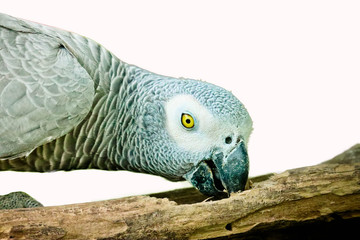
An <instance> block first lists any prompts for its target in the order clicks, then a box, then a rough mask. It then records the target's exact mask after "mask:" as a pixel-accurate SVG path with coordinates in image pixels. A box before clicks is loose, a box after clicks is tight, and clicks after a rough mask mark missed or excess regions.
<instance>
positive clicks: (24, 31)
mask: <svg viewBox="0 0 360 240" xmlns="http://www.w3.org/2000/svg"><path fill="white" fill-rule="evenodd" d="M251 131H252V120H251V118H250V116H249V114H248V112H247V110H246V109H245V107H244V105H243V104H242V103H241V102H240V101H239V100H238V99H237V98H236V97H235V96H234V95H233V94H232V93H230V92H229V91H227V90H225V89H223V88H220V87H218V86H215V85H212V84H209V83H206V82H203V81H197V80H191V79H183V78H180V79H178V78H172V77H167V76H162V75H158V74H155V73H152V72H149V71H147V70H144V69H141V68H139V67H137V66H134V65H130V64H127V63H125V62H122V61H121V60H119V59H118V58H117V57H116V56H114V55H113V54H112V53H111V52H109V51H108V50H106V49H105V48H104V47H103V46H101V45H99V44H98V43H96V42H94V41H92V40H90V39H88V38H85V37H83V36H80V35H77V34H74V33H70V32H66V31H63V30H59V29H56V28H52V27H49V26H44V25H40V24H36V23H33V22H29V21H24V20H20V19H17V18H13V17H10V16H8V15H5V14H0V170H3V171H4V170H13V171H38V172H47V171H54V170H66V171H67V170H73V169H89V168H93V169H103V170H129V171H134V172H143V173H149V174H154V175H159V176H162V177H164V178H167V179H169V180H172V181H179V180H183V179H186V180H188V181H189V182H190V183H191V184H192V185H193V186H195V187H196V188H197V189H198V190H199V191H200V192H202V193H204V194H206V195H209V196H221V195H223V194H226V195H227V194H230V193H232V192H237V191H241V190H243V189H244V186H245V184H246V181H247V177H248V168H249V163H248V154H247V143H248V139H249V136H250V133H251ZM12 196H14V195H12ZM4 199H6V198H5V197H2V198H0V205H1V204H3V205H6V204H5V200H4ZM13 199H15V200H16V201H20V202H21V201H22V202H26V201H28V200H26V199H27V196H24V194H23V193H21V194H20V193H19V194H17V195H16V194H15V197H13ZM15 200H11V201H12V202H11V204H10V205H9V203H7V205H9V206H10V207H14V206H25V207H26V206H28V205H29V206H30V205H31V204H26V203H20V205H16V204H15V203H14V201H15ZM21 204H23V205H21ZM0 208H1V206H0Z"/></svg>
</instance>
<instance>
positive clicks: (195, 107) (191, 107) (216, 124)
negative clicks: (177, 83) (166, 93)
mask: <svg viewBox="0 0 360 240" xmlns="http://www.w3.org/2000/svg"><path fill="white" fill-rule="evenodd" d="M165 112H166V128H167V131H168V133H169V135H170V136H171V137H172V138H173V139H174V140H175V142H176V143H177V144H178V146H179V147H181V148H183V149H185V150H187V151H191V152H206V151H209V150H210V149H211V148H212V147H213V146H215V145H216V143H218V142H219V141H221V137H222V133H223V130H222V128H221V122H220V121H219V120H218V119H217V118H216V117H215V116H214V115H213V114H212V113H211V112H210V111H209V110H208V109H206V108H205V107H204V106H203V105H202V104H200V103H199V102H198V101H197V100H196V99H195V98H194V97H193V96H191V95H177V96H175V97H173V98H172V99H170V100H169V101H168V102H167V103H166V105H165ZM183 113H187V114H190V115H191V116H192V117H193V118H194V120H195V126H194V127H193V128H191V129H186V128H185V127H184V126H183V125H182V123H181V116H182V114H183Z"/></svg>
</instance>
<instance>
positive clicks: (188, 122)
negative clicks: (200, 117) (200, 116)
mask: <svg viewBox="0 0 360 240" xmlns="http://www.w3.org/2000/svg"><path fill="white" fill-rule="evenodd" d="M181 123H182V125H183V126H184V127H185V128H193V127H194V125H195V124H194V118H193V117H192V116H191V115H190V114H187V113H183V114H182V115H181Z"/></svg>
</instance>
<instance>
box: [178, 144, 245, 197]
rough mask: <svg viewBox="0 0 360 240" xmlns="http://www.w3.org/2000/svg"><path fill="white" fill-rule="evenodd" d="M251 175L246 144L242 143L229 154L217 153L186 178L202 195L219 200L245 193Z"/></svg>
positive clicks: (202, 162) (187, 174) (186, 175)
mask: <svg viewBox="0 0 360 240" xmlns="http://www.w3.org/2000/svg"><path fill="white" fill-rule="evenodd" d="M248 173H249V158H248V154H247V150H246V147H245V143H244V142H243V141H240V142H239V143H238V144H237V146H236V147H235V148H234V149H233V150H232V151H231V152H230V153H229V154H228V155H224V153H222V152H215V153H213V154H212V159H210V160H204V161H201V162H200V163H199V164H198V165H197V166H196V167H195V168H194V169H193V170H191V171H190V172H188V173H186V174H185V175H184V178H185V179H186V180H187V181H189V182H190V183H191V184H192V185H193V186H194V187H196V188H197V189H198V190H199V191H200V192H201V193H203V194H205V195H208V196H215V197H219V198H223V197H228V196H230V193H233V192H239V191H243V190H244V189H245V185H246V182H247V178H248Z"/></svg>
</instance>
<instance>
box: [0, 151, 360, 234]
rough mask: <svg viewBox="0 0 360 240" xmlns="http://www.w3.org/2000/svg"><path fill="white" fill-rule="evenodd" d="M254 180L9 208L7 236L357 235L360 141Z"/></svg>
mask: <svg viewBox="0 0 360 240" xmlns="http://www.w3.org/2000/svg"><path fill="white" fill-rule="evenodd" d="M253 181H254V183H253V186H252V188H251V189H250V190H247V191H244V192H242V193H237V194H233V195H232V196H231V197H230V198H228V199H223V200H218V201H203V200H204V199H205V197H203V196H201V195H199V194H198V193H197V192H196V191H195V190H193V189H184V190H177V191H173V192H168V193H160V194H153V195H151V196H136V197H126V198H122V199H116V200H109V201H101V202H92V203H84V204H76V205H67V206H57V207H44V208H34V209H17V210H2V211H0V239H9V238H11V239H210V238H218V237H228V238H229V239H235V238H236V239H249V238H250V239H284V238H286V239H303V238H304V236H306V238H307V239H312V238H313V239H318V238H319V236H320V238H324V237H325V236H332V237H334V236H341V237H342V239H344V236H345V238H346V236H354V234H357V231H358V230H357V228H356V226H359V225H360V145H356V146H354V147H353V148H351V149H349V150H348V151H346V152H345V153H343V154H341V155H339V156H337V157H336V158H334V159H333V160H331V161H328V162H325V163H323V164H320V165H316V166H311V167H304V168H298V169H293V170H288V171H285V172H283V173H280V174H273V175H268V176H265V177H263V178H261V177H260V178H255V179H253ZM306 234H310V235H306ZM311 234H312V235H311ZM319 234H320V235H319ZM326 234H327V235H326ZM284 236H287V237H284ZM311 236H312V238H311Z"/></svg>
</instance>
